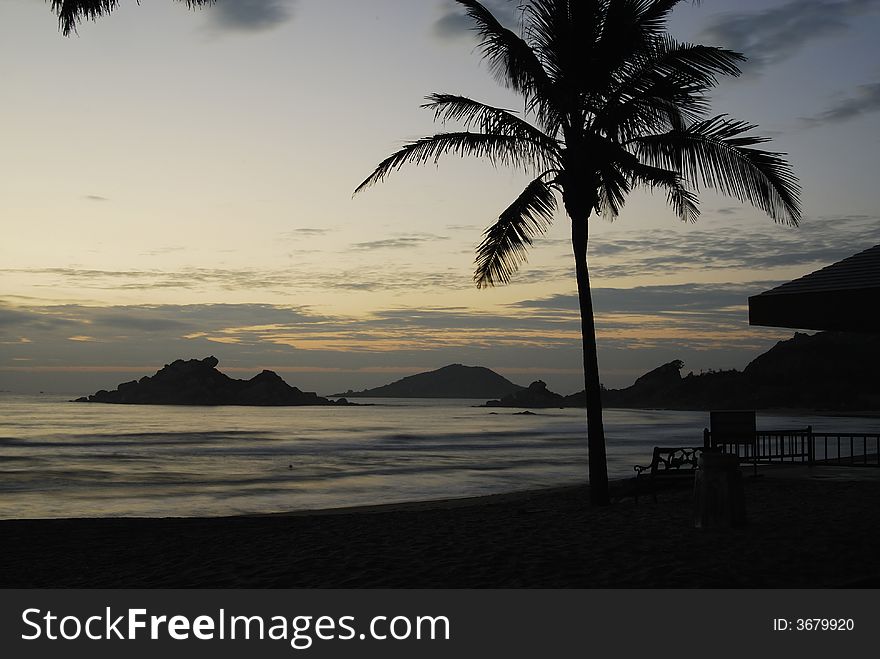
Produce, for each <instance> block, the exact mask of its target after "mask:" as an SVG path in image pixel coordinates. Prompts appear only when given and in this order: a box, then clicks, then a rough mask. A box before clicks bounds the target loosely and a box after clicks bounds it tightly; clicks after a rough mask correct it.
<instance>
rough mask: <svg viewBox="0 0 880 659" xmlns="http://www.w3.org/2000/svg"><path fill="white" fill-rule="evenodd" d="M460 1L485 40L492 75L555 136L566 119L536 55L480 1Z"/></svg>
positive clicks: (483, 41)
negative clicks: (519, 96)
mask: <svg viewBox="0 0 880 659" xmlns="http://www.w3.org/2000/svg"><path fill="white" fill-rule="evenodd" d="M456 2H458V3H459V4H460V5H462V6H464V8H465V13H466V14H467V15H468V16H469V17H470V18H471V20H473V21H474V25H475V27H474V29H475V31H476V32H477V34H479V36H480V37H481V39H482V41H481V42H480V46H479V47H480V49H481V50H482V51H483V57H484V59H486V61H487V62H488V63H489V70H490V71H491V72H492V75H493V76H494V77H495V79H496V80H497V81H498V82H499V83H500V84H501V85H503V86H505V87H507V88H509V89H513V90H514V91H517V92H519V93H520V94H522V95H523V97H524V98H525V101H526V107H527V109H528V110H529V111H530V112H534V113H535V115H536V116H537V117H538V121H539V122H540V124H541V125H542V126H543V127H544V128H545V129H546V130H547V132H548V133H549V134H551V135H554V134H555V132H556V131H555V130H554V129H557V128H558V127H559V126H560V125H561V124H562V122H563V121H564V118H563V116H562V115H561V113H560V112H559V110H558V108H557V107H556V106H555V103H554V91H553V86H552V84H551V82H550V80H549V79H548V77H547V72H546V71H545V70H544V67H543V66H542V65H541V62H540V60H539V59H538V57H537V56H536V55H535V52H534V51H533V50H532V49H531V48H530V47H529V45H528V44H527V43H526V42H525V41H524V40H523V39H522V38H521V37H519V36H518V35H516V34H515V33H514V32H512V31H511V30H508V29H507V28H505V27H504V26H503V25H501V23H499V22H498V19H497V18H495V16H494V15H493V14H492V12H491V11H489V10H488V9H486V7H484V6H483V5H482V4H481V3H480V2H477V0H456Z"/></svg>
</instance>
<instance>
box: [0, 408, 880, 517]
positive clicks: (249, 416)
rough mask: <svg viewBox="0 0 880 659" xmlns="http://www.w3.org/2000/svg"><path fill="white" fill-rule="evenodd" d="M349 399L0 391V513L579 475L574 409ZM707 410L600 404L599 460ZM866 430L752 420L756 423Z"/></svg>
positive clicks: (869, 426)
mask: <svg viewBox="0 0 880 659" xmlns="http://www.w3.org/2000/svg"><path fill="white" fill-rule="evenodd" d="M362 402H375V403H378V404H377V405H375V406H362V407H332V408H328V407H299V408H296V407H288V408H252V407H249V408H245V407H217V408H205V407H160V406H117V405H85V404H74V403H67V402H66V401H65V400H64V399H60V398H57V397H51V396H39V397H33V396H13V395H9V394H3V395H0V518H23V517H90V516H115V515H127V516H195V515H212V516H213V515H235V514H241V513H266V512H278V511H286V510H299V509H315V508H328V507H336V506H352V505H364V504H378V503H390V502H399V501H412V500H423V499H438V498H446V497H463V496H475V495H481V494H490V493H497V492H508V491H513V490H520V489H528V488H534V487H543V486H552V485H564V484H572V483H578V482H584V481H585V480H586V473H587V450H586V440H585V436H584V423H583V411H582V410H546V411H542V412H540V413H539V414H536V415H534V416H531V415H517V414H515V412H516V411H517V410H499V409H494V410H489V409H485V408H476V407H472V406H473V405H475V404H478V403H479V402H482V401H473V400H460V401H450V400H442V401H437V400H389V399H382V400H378V399H377V400H375V401H362ZM707 422H708V413H706V412H667V411H651V410H606V414H605V425H606V433H607V441H608V469H609V474H610V476H611V477H612V478H619V477H626V476H630V475H632V473H633V472H632V465H633V464H636V463H643V462H646V461H648V460H650V455H651V448H652V447H653V446H655V445H669V446H672V445H681V446H691V445H699V444H701V443H702V429H703V427H704V426H705V425H707ZM807 423H811V424H812V425H813V426H814V429H815V430H816V431H823V430H846V429H852V430H864V431H869V432H871V431H873V432H878V431H880V422H878V421H877V420H873V419H842V418H825V417H798V418H794V417H779V416H770V415H764V416H763V417H761V416H760V415H759V428H761V427H763V428H768V427H798V426H799V427H802V426H804V425H806V424H807Z"/></svg>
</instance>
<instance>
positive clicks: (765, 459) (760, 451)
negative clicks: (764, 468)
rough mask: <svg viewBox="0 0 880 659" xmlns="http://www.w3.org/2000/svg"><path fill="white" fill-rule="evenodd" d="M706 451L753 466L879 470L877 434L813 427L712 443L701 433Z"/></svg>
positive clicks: (879, 438)
mask: <svg viewBox="0 0 880 659" xmlns="http://www.w3.org/2000/svg"><path fill="white" fill-rule="evenodd" d="M703 445H704V446H705V447H706V448H716V449H717V448H720V449H721V450H722V451H724V452H725V453H733V454H735V455H738V456H739V458H740V461H741V462H748V463H754V464H781V463H806V464H809V465H847V466H866V467H880V433H817V432H813V428H812V426H807V427H806V428H798V429H794V430H758V431H757V432H755V435H754V438H748V437H740V438H737V439H736V440H735V441H731V440H725V441H721V442H717V443H714V442H713V441H712V433H711V431H710V430H709V429H708V428H707V429H705V430H704V431H703Z"/></svg>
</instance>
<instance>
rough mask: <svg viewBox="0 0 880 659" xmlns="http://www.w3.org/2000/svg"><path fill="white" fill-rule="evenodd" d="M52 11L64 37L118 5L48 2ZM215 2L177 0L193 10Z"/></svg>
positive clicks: (112, 0) (115, 1) (106, 0)
mask: <svg viewBox="0 0 880 659" xmlns="http://www.w3.org/2000/svg"><path fill="white" fill-rule="evenodd" d="M50 1H51V3H52V11H54V12H55V13H56V14H57V15H58V26H59V28H60V29H61V33H62V34H63V35H64V36H68V35H69V34H70V33H71V32H76V26H77V25H79V23H81V22H82V21H83V20H92V21H94V20H97V19H98V18H100V17H101V16H104V15H105V14H109V13H110V12H112V11H113V10H114V9H116V7H117V6H118V5H119V0H50ZM216 1H217V0H177V2H185V3H186V5H187V7H190V8H193V7H198V6H204V5H212V4H214V3H215V2H216Z"/></svg>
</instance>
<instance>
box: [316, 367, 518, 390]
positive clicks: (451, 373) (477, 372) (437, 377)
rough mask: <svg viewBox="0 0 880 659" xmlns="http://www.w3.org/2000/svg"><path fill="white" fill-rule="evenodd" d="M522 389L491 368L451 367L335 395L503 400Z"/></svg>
mask: <svg viewBox="0 0 880 659" xmlns="http://www.w3.org/2000/svg"><path fill="white" fill-rule="evenodd" d="M520 389H523V387H521V386H519V385H518V384H514V383H513V382H511V381H510V380H508V379H507V378H505V377H503V376H501V375H498V373H496V372H495V371H492V370H490V369H488V368H484V367H482V366H462V365H461V364H450V365H449V366H444V367H443V368H439V369H437V370H436V371H427V372H425V373H418V374H416V375H410V376H408V377H405V378H402V379H400V380H396V381H395V382H392V383H391V384H386V385H384V386H382V387H376V388H375V389H364V390H363V391H351V390H349V391H346V392H345V393H343V394H333V395H334V396H345V397H347V398H355V397H364V398H499V397H501V396H506V395H508V394H512V393H513V392H515V391H519V390H520Z"/></svg>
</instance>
